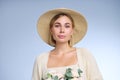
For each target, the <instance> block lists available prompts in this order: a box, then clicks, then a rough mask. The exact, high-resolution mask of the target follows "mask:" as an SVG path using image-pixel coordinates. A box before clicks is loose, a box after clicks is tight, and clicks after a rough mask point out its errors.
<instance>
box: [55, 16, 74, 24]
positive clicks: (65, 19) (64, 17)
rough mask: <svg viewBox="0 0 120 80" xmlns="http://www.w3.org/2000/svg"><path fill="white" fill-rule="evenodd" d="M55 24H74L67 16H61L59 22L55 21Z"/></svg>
mask: <svg viewBox="0 0 120 80" xmlns="http://www.w3.org/2000/svg"><path fill="white" fill-rule="evenodd" d="M55 22H69V23H72V21H71V20H70V18H69V17H67V16H65V15H64V16H60V17H59V18H58V19H57V20H55Z"/></svg>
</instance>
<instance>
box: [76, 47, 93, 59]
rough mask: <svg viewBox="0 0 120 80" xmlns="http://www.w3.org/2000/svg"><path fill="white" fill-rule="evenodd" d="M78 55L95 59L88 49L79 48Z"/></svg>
mask: <svg viewBox="0 0 120 80" xmlns="http://www.w3.org/2000/svg"><path fill="white" fill-rule="evenodd" d="M77 52H78V55H81V56H83V57H86V58H87V57H93V55H92V53H91V51H90V50H89V49H87V48H77Z"/></svg>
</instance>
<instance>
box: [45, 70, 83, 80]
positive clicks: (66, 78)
mask: <svg viewBox="0 0 120 80" xmlns="http://www.w3.org/2000/svg"><path fill="white" fill-rule="evenodd" d="M81 73H82V71H81V70H80V69H78V70H77V71H74V70H72V69H71V68H67V69H66V72H65V74H60V73H56V72H55V73H54V72H49V73H47V77H46V80H79V78H80V77H81Z"/></svg>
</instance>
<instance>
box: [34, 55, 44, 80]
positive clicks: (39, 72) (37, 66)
mask: <svg viewBox="0 0 120 80" xmlns="http://www.w3.org/2000/svg"><path fill="white" fill-rule="evenodd" d="M41 65H42V64H41V63H40V60H39V59H38V57H37V58H36V60H35V63H34V67H33V73H32V80H42V79H41V75H42V70H41Z"/></svg>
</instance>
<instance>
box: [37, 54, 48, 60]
mask: <svg viewBox="0 0 120 80" xmlns="http://www.w3.org/2000/svg"><path fill="white" fill-rule="evenodd" d="M48 55H49V52H44V53H40V54H39V55H37V57H36V61H37V62H40V61H44V60H46V59H47V58H48Z"/></svg>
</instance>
